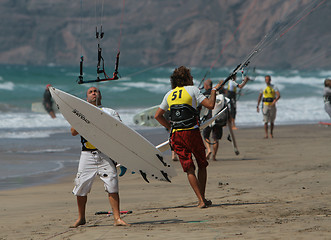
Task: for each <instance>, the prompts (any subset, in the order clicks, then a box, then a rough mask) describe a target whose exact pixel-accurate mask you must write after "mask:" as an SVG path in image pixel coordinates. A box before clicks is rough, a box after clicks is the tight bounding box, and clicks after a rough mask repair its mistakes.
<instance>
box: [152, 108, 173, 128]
mask: <svg viewBox="0 0 331 240" xmlns="http://www.w3.org/2000/svg"><path fill="white" fill-rule="evenodd" d="M164 113H165V110H163V109H162V108H158V109H157V110H156V113H155V116H154V118H155V119H156V120H157V121H158V122H159V123H160V124H161V125H162V126H163V127H165V128H166V129H168V130H170V129H171V125H170V123H169V121H168V120H167V119H166V118H165V117H164V116H163V114H164Z"/></svg>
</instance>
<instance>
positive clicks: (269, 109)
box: [256, 75, 280, 138]
mask: <svg viewBox="0 0 331 240" xmlns="http://www.w3.org/2000/svg"><path fill="white" fill-rule="evenodd" d="M265 83H266V84H267V87H266V88H265V89H264V90H261V91H260V94H259V98H258V100H257V106H256V111H257V112H260V107H259V105H260V102H261V100H262V113H263V121H264V131H265V136H264V138H268V123H270V137H271V138H273V137H274V135H273V131H274V122H275V119H276V112H277V109H276V102H277V101H278V100H279V98H280V93H279V90H278V88H277V87H275V86H274V85H272V84H271V76H270V75H266V76H265Z"/></svg>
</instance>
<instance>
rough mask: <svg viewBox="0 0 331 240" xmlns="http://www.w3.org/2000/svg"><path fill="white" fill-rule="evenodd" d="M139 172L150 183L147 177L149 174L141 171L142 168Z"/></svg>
mask: <svg viewBox="0 0 331 240" xmlns="http://www.w3.org/2000/svg"><path fill="white" fill-rule="evenodd" d="M139 172H140V174H141V176H142V177H143V179H144V180H145V181H146V182H148V183H149V181H148V179H147V175H146V173H144V172H143V171H141V170H139Z"/></svg>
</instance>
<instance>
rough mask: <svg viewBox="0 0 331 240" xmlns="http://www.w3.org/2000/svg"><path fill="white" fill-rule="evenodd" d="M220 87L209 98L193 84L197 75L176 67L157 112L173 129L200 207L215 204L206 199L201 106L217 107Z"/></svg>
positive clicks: (173, 144)
mask: <svg viewBox="0 0 331 240" xmlns="http://www.w3.org/2000/svg"><path fill="white" fill-rule="evenodd" d="M220 86H221V83H219V84H217V85H216V87H215V88H213V89H212V91H211V94H210V97H209V99H208V98H206V97H205V96H204V95H203V94H202V93H201V92H200V91H199V89H198V88H197V87H195V86H193V77H192V76H191V72H190V70H189V69H188V68H186V67H184V66H181V67H179V68H176V69H175V70H174V72H173V74H172V75H171V88H172V90H170V91H169V92H168V93H167V94H166V95H165V96H164V98H163V101H162V103H161V105H160V107H159V108H158V110H157V111H156V113H155V119H156V120H157V121H159V123H160V124H161V125H163V126H164V127H165V128H167V129H169V130H170V134H171V138H170V144H171V147H172V149H173V150H174V151H175V152H176V154H177V155H178V157H179V161H180V163H181V165H182V168H183V170H184V172H186V173H187V177H188V181H189V183H190V185H191V187H192V189H193V191H194V192H195V194H196V196H197V198H198V207H199V208H205V207H207V206H209V205H211V201H210V200H206V198H205V189H206V181H207V170H206V167H207V166H208V162H207V160H206V152H205V146H204V144H203V141H202V137H201V134H200V130H199V125H198V119H199V116H198V111H197V107H198V106H199V104H201V105H203V106H205V107H206V108H208V109H213V108H214V106H215V97H216V89H217V88H219V87H220ZM168 109H170V122H169V121H167V120H166V119H165V117H164V116H163V114H164V113H165V111H166V110H168ZM192 153H193V155H194V156H195V159H196V161H197V165H198V178H197V177H196V175H195V165H194V162H193V159H192Z"/></svg>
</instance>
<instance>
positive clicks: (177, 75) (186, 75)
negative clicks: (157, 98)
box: [170, 66, 193, 89]
mask: <svg viewBox="0 0 331 240" xmlns="http://www.w3.org/2000/svg"><path fill="white" fill-rule="evenodd" d="M170 82H171V88H172V89H174V88H176V87H184V86H188V85H193V77H192V75H191V71H190V69H188V68H187V67H184V66H180V67H179V68H176V69H175V70H174V72H173V73H172V75H171V77H170Z"/></svg>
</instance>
